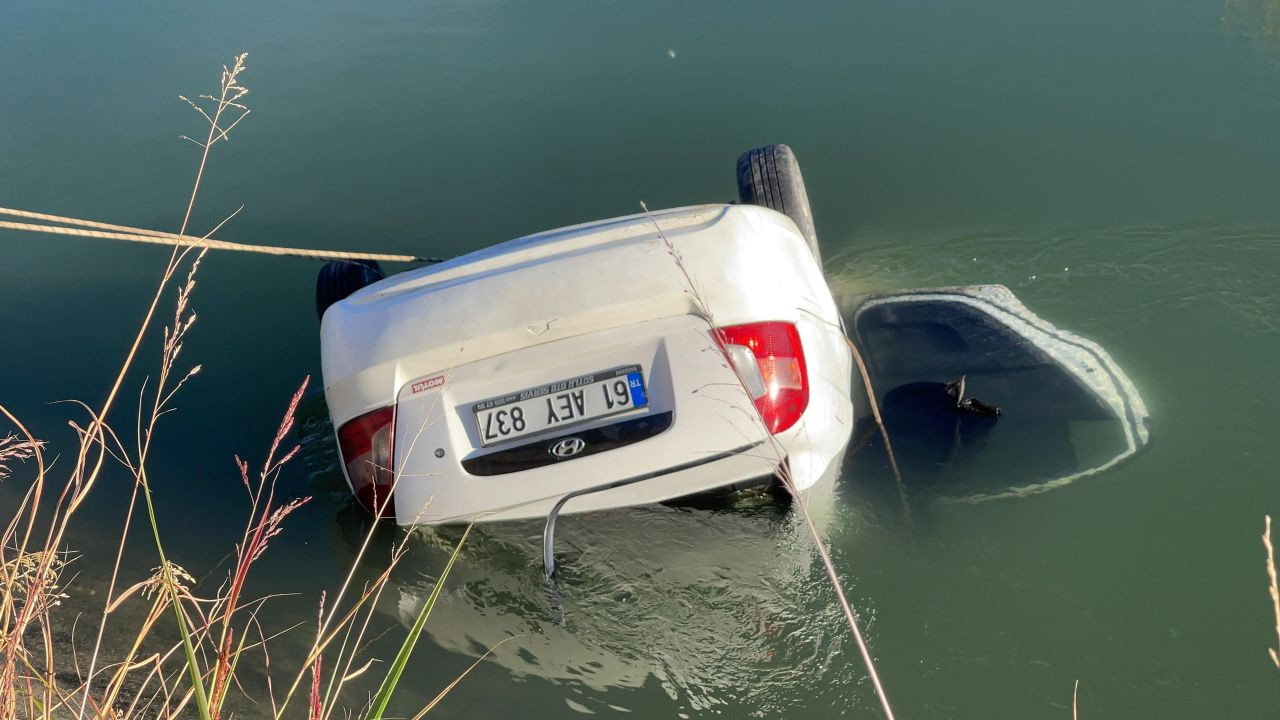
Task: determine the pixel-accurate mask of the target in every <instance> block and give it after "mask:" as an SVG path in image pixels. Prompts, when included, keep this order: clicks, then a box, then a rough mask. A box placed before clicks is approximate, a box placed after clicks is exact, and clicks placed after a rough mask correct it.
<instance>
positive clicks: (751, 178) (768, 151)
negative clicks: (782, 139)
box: [738, 145, 822, 265]
mask: <svg viewBox="0 0 1280 720" xmlns="http://www.w3.org/2000/svg"><path fill="white" fill-rule="evenodd" d="M738 199H739V200H741V201H742V203H743V204H744V205H759V206H761V207H767V208H769V209H771V210H777V211H778V212H780V213H782V214H783V215H786V216H787V217H789V218H791V221H792V222H794V223H795V224H796V227H797V228H799V229H800V235H801V236H803V237H804V240H805V242H806V243H808V245H809V250H810V251H812V252H813V257H814V259H816V260H817V261H818V264H819V265H821V264H822V253H821V252H820V251H819V250H818V233H817V231H816V230H814V227H813V211H812V210H810V209H809V194H808V193H806V192H805V189H804V178H803V177H802V176H801V175H800V163H799V161H797V160H796V154H795V153H794V152H792V150H791V148H789V147H787V146H786V145H765V146H764V147H758V148H755V149H754V150H748V151H746V152H744V153H742V155H741V156H740V157H739V158H738Z"/></svg>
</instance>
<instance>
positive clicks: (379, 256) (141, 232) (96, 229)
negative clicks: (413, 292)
mask: <svg viewBox="0 0 1280 720" xmlns="http://www.w3.org/2000/svg"><path fill="white" fill-rule="evenodd" d="M0 215H8V216H10V217H17V218H23V219H26V220H40V221H43V222H48V223H60V224H61V225H45V224H39V223H31V222H13V221H10V220H0V229H4V230H19V231H25V232H36V233H48V234H51V235H73V236H76V237H88V238H99V239H104V240H124V241H126V242H136V243H146V244H150V245H169V246H172V245H181V246H190V247H205V248H209V249H212V250H232V251H236V252H250V253H257V254H259V255H281V256H287V257H304V258H318V259H321V260H381V261H385V262H422V263H438V262H444V258H438V257H423V256H419V255H399V254H394V253H361V252H347V251H344V250H311V249H309V248H289V247H277V246H272V245H246V244H244V243H235V242H229V241H227V240H217V239H214V238H202V237H195V236H192V235H178V234H175V233H168V232H161V231H159V230H147V229H145V228H136V227H129V226H127V225H113V224H111V223H104V222H96V221H94V220H81V219H78V218H71V217H63V216H61V215H49V214H46V213H37V212H31V211H29V210H14V209H11V208H0ZM62 225H72V226H77V227H62ZM86 228H93V229H86Z"/></svg>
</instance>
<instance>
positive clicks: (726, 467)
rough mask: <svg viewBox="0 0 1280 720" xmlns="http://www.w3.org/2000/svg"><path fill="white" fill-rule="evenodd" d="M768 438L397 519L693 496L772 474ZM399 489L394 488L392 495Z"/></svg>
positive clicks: (589, 507) (525, 514)
mask: <svg viewBox="0 0 1280 720" xmlns="http://www.w3.org/2000/svg"><path fill="white" fill-rule="evenodd" d="M771 452H772V451H771V450H770V448H769V447H768V443H757V444H754V445H744V446H742V447H739V448H735V449H733V450H729V451H726V452H722V453H714V454H708V455H707V457H705V458H701V459H698V460H692V461H689V462H686V463H683V464H681V465H678V466H675V467H670V468H664V469H662V470H655V471H652V472H648V473H644V474H641V475H637V476H633V477H628V478H622V479H619V480H613V481H610V482H607V483H604V484H601V485H596V486H588V487H584V488H581V489H578V490H574V491H572V492H570V493H569V494H567V495H563V496H556V497H546V498H541V499H538V500H534V501H531V502H526V503H524V504H521V505H513V506H510V507H503V508H497V509H495V510H492V511H490V512H486V513H484V514H482V515H465V516H463V515H458V516H453V517H448V516H440V515H434V514H432V513H431V508H430V506H428V507H427V508H426V509H425V510H424V512H423V513H422V515H421V517H420V518H418V519H416V520H411V523H406V522H405V521H404V520H403V519H401V520H400V522H401V523H402V524H425V525H443V524H450V523H460V522H472V521H475V522H494V521H500V520H521V519H530V518H545V517H547V515H548V514H549V513H550V512H551V510H552V509H553V508H554V507H555V506H556V504H557V503H559V502H561V501H562V500H566V498H567V502H565V504H564V506H563V508H562V509H561V510H560V514H561V515H572V514H576V513H586V512H593V511H597V510H605V509H610V508H618V507H631V506H635V505H649V504H652V503H659V502H664V501H667V500H675V499H677V498H681V497H685V496H688V495H697V494H699V493H704V492H708V491H712V490H716V489H719V488H723V487H729V486H732V485H738V484H740V483H744V482H747V481H751V480H757V479H759V478H763V477H769V476H771V475H773V473H774V468H775V464H774V463H773V462H772V461H771V460H769V453H771ZM399 492H400V491H399V490H397V494H398V493H399Z"/></svg>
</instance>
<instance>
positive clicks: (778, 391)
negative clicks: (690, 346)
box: [716, 322, 809, 435]
mask: <svg viewBox="0 0 1280 720" xmlns="http://www.w3.org/2000/svg"><path fill="white" fill-rule="evenodd" d="M716 332H717V333H718V334H719V336H720V341H721V342H722V343H724V349H725V354H726V355H728V356H729V360H730V361H731V362H732V363H733V365H734V367H735V368H737V370H738V375H739V376H740V377H741V378H742V381H743V384H744V386H745V387H746V388H747V392H748V393H750V394H751V397H752V398H753V399H754V400H755V401H756V408H757V409H759V411H760V417H762V418H763V419H764V426H765V427H766V428H768V430H769V432H770V433H772V434H774V435H777V434H778V433H780V432H783V431H784V430H787V429H788V428H790V427H791V426H792V425H795V424H796V421H797V420H799V419H800V416H801V415H803V414H804V409H805V408H806V407H808V405H809V374H808V371H807V370H806V369H805V366H804V348H802V347H801V346H800V332H799V331H798V330H796V326H795V325H792V324H791V323H787V322H762V323H750V324H748V325H733V326H731V327H722V328H718V329H717V330H716Z"/></svg>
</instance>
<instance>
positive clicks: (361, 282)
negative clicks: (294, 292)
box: [316, 260, 386, 318]
mask: <svg viewBox="0 0 1280 720" xmlns="http://www.w3.org/2000/svg"><path fill="white" fill-rule="evenodd" d="M385 277H386V273H384V272H382V266H380V265H378V263H377V262H376V261H374V260H367V261H360V262H352V261H349V260H334V261H332V262H327V263H325V265H324V267H322V268H320V274H319V275H318V276H317V277H316V317H318V318H323V317H324V311H325V310H328V309H329V306H330V305H332V304H334V303H336V302H338V301H339V300H342V299H343V298H345V297H347V296H348V295H350V294H351V293H353V292H355V291H357V290H359V289H360V288H362V287H365V286H366V285H372V284H373V283H376V282H378V281H379V280H381V279H383V278H385Z"/></svg>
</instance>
